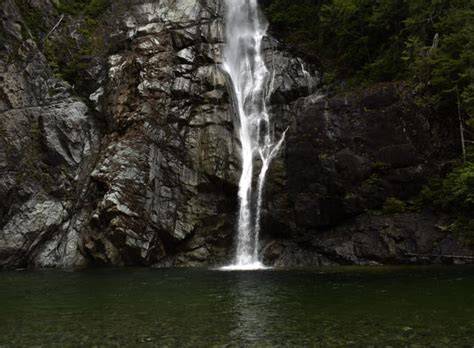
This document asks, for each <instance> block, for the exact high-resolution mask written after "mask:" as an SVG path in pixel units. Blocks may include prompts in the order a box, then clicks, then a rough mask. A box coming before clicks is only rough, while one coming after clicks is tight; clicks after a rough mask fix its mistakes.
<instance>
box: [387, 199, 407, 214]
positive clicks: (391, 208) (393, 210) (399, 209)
mask: <svg viewBox="0 0 474 348" xmlns="http://www.w3.org/2000/svg"><path fill="white" fill-rule="evenodd" d="M406 210H407V205H406V203H405V202H403V201H401V200H399V199H398V198H396V197H389V198H387V199H386V201H385V203H384V205H383V207H382V212H383V213H384V214H397V213H403V212H405V211H406Z"/></svg>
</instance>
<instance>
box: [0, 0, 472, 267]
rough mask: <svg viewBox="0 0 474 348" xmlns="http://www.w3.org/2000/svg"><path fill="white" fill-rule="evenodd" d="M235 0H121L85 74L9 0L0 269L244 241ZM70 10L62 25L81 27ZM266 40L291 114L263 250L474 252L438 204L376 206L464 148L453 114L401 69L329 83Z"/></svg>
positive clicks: (323, 254)
mask: <svg viewBox="0 0 474 348" xmlns="http://www.w3.org/2000/svg"><path fill="white" fill-rule="evenodd" d="M33 5H34V6H37V7H38V9H39V10H40V11H41V12H42V13H43V21H44V22H45V24H44V26H45V27H47V28H52V27H53V26H54V25H55V24H56V23H57V19H58V17H59V15H60V14H59V13H58V12H57V10H56V9H55V7H54V6H53V5H52V4H51V3H50V2H49V1H48V0H44V1H42V2H41V3H37V2H34V4H33ZM33 5H32V6H33ZM222 11H223V8H222V2H221V1H218V0H201V1H190V0H178V1H175V0H173V1H171V0H166V1H159V2H157V1H125V0H123V1H117V2H114V5H113V6H112V7H111V8H110V9H109V10H108V12H106V13H105V14H104V17H106V18H107V19H106V21H107V26H106V28H107V32H106V33H105V34H104V35H105V37H106V41H107V45H106V47H105V48H106V51H105V52H104V54H103V55H101V56H97V57H87V59H88V61H91V62H92V63H91V64H90V65H89V67H88V69H87V71H84V74H83V75H84V77H83V79H82V80H81V83H79V84H78V85H77V86H73V85H71V84H68V83H67V82H65V81H64V80H62V79H61V78H60V76H55V74H54V72H53V71H52V69H51V68H50V66H49V64H48V61H47V59H46V58H45V55H44V54H43V52H44V35H43V39H41V35H40V39H39V41H38V39H33V36H32V35H31V33H30V32H29V31H28V25H27V23H25V18H23V17H22V14H21V12H20V10H19V9H18V7H17V6H16V3H15V2H14V1H12V0H6V1H4V3H3V5H2V8H1V9H0V17H1V18H0V20H1V27H0V36H1V40H0V45H1V47H0V63H1V64H0V114H1V118H0V267H1V268H18V267H62V268H69V267H72V268H77V267H87V266H94V265H145V266H152V265H153V266H157V267H169V266H201V265H219V264H224V263H226V262H228V261H229V260H230V259H231V258H232V257H233V252H234V251H233V246H234V238H235V218H236V212H237V204H238V202H237V185H238V180H239V176H240V158H239V141H238V137H237V134H236V133H237V129H238V122H237V121H236V120H235V118H234V115H233V111H232V100H231V96H230V94H229V90H228V83H227V80H226V76H225V73H223V70H222V69H221V67H220V64H221V63H222V56H221V55H222V47H223V44H224V39H223V25H224V24H223V21H222ZM67 23H72V24H68V26H66V24H64V27H60V28H59V29H58V32H57V33H53V34H52V35H51V40H60V36H61V35H66V34H65V33H70V34H71V33H74V32H75V31H74V30H75V29H74V28H76V26H75V25H76V24H75V23H74V21H72V22H67ZM71 35H72V34H71ZM41 40H43V41H41ZM264 44H265V47H264V49H265V56H266V63H267V66H268V67H269V69H270V70H271V71H272V74H273V80H272V84H271V86H269V88H271V89H272V97H271V100H270V104H271V106H270V111H271V113H272V117H273V119H274V122H275V134H276V137H278V136H281V134H282V133H283V131H284V130H285V129H286V128H287V127H289V131H288V134H287V141H286V144H285V148H284V150H283V151H282V154H281V156H280V157H279V158H277V159H275V161H274V163H273V165H272V169H271V173H270V174H269V182H268V185H267V195H266V203H265V205H266V208H265V212H264V213H265V217H264V220H265V223H264V225H265V226H266V228H265V231H264V232H265V233H264V243H262V245H263V249H262V253H263V255H264V258H265V260H266V261H267V263H269V264H275V265H289V266H296V265H304V264H312V265H319V264H334V263H364V264H365V263H374V262H375V263H397V262H403V263H406V262H426V261H425V259H423V260H421V259H420V258H418V257H417V256H414V255H411V256H410V255H409V254H425V255H441V254H448V253H449V254H463V255H471V254H472V252H471V251H470V250H469V249H466V248H465V247H464V246H463V244H462V241H459V240H457V239H456V238H455V237H453V236H451V235H447V234H446V233H445V232H443V231H442V229H439V228H436V227H435V226H436V225H437V224H438V222H439V221H438V220H439V218H438V217H434V216H432V215H430V214H429V213H409V214H399V215H393V216H378V217H373V216H372V215H371V214H368V213H367V212H368V211H370V210H376V209H380V207H381V206H382V205H383V203H384V202H385V200H386V199H387V198H388V197H392V196H394V197H398V198H400V199H409V198H410V197H412V196H413V195H415V194H416V193H417V192H418V191H419V189H420V187H421V185H422V184H423V182H424V180H425V178H426V177H427V175H429V173H431V172H433V171H436V170H437V167H438V166H441V165H442V164H443V159H449V158H450V156H451V155H452V152H453V149H456V145H455V144H454V143H453V142H454V140H453V139H455V136H453V134H451V133H450V131H449V129H455V128H451V127H443V126H442V125H441V124H439V123H435V122H430V121H428V119H427V117H426V116H425V115H423V113H421V112H419V111H418V110H416V108H414V106H413V103H411V102H410V98H409V96H408V95H407V92H406V91H403V89H402V88H401V87H400V86H392V85H385V86H377V87H374V88H373V89H372V90H367V91H363V92H360V93H353V94H351V95H347V96H342V97H339V96H335V97H327V96H321V95H319V94H318V93H316V92H317V88H318V85H319V83H320V78H319V75H318V73H317V71H316V68H315V67H314V66H310V65H308V64H306V63H305V62H304V61H303V60H301V59H300V58H298V57H295V56H293V55H292V54H291V53H290V52H287V51H286V50H285V49H284V47H282V46H281V44H280V43H278V42H277V41H276V40H274V39H272V38H267V39H266V40H265V43H264ZM438 159H439V160H438ZM439 260H440V259H439V258H438V259H437V258H435V257H431V258H430V261H429V262H438V261H439Z"/></svg>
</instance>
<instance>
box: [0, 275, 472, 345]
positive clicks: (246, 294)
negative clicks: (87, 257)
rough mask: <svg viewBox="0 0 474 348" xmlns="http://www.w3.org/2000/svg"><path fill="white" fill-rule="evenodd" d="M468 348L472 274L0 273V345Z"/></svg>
mask: <svg viewBox="0 0 474 348" xmlns="http://www.w3.org/2000/svg"><path fill="white" fill-rule="evenodd" d="M94 345H95V346H106V347H108V346H126V347H130V346H131V347H133V346H139V347H155V346H160V347H161V346H171V347H175V346H176V347H183V346H192V347H208V346H230V347H237V346H239V347H240V346H257V347H260V346H272V347H273V346H316V347H317V346H323V347H324V346H351V345H352V346H368V345H374V346H377V347H378V346H389V345H391V346H417V345H418V346H428V345H429V346H437V347H438V346H446V347H453V346H466V345H470V346H473V345H474V268H466V267H464V268H463V267H461V268H458V267H446V268H329V269H326V268H321V269H315V270H305V271H302V270H288V271H260V272H219V271H207V270H148V269H125V270H95V271H87V272H71V273H67V272H7V273H0V347H10V346H11V347H17V346H44V347H54V346H57V347H63V346H64V347H69V346H73V347H77V346H85V347H90V346H94Z"/></svg>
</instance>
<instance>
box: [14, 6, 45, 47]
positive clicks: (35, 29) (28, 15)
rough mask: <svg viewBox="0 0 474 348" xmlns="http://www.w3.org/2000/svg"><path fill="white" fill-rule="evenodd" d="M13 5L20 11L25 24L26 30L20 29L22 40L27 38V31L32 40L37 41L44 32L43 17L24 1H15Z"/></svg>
mask: <svg viewBox="0 0 474 348" xmlns="http://www.w3.org/2000/svg"><path fill="white" fill-rule="evenodd" d="M15 3H16V5H17V7H18V9H19V10H20V13H21V16H22V18H23V20H24V22H25V25H26V27H27V28H24V27H23V28H22V31H23V32H22V35H23V37H24V38H28V37H29V35H28V30H29V32H30V33H31V35H32V36H33V38H34V39H36V40H39V38H40V36H41V35H40V34H41V33H42V32H45V31H46V28H45V24H44V22H43V16H42V14H41V12H40V11H38V10H37V9H36V8H34V7H32V6H30V4H29V3H28V2H27V1H25V0H15Z"/></svg>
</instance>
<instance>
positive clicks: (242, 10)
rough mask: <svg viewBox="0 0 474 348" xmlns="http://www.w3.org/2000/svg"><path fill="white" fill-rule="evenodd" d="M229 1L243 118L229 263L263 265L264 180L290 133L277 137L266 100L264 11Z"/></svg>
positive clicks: (228, 67) (229, 56)
mask: <svg viewBox="0 0 474 348" xmlns="http://www.w3.org/2000/svg"><path fill="white" fill-rule="evenodd" d="M225 4H226V31H225V36H226V45H225V48H224V64H223V66H224V69H225V71H226V72H227V74H228V76H229V79H230V81H231V84H232V91H233V98H234V106H235V112H236V114H237V115H238V118H239V121H240V124H239V128H238V132H239V138H240V143H241V160H242V174H241V177H240V182H239V193H238V195H239V218H238V236H237V254H236V259H235V263H234V264H233V265H231V266H229V267H227V268H228V269H229V268H230V269H258V268H261V267H263V266H262V264H261V262H260V261H259V255H258V249H259V245H258V243H259V234H260V229H261V223H260V220H261V207H262V202H263V194H264V187H265V180H266V177H267V172H268V169H269V167H270V164H271V161H272V159H273V158H274V157H275V156H276V154H277V153H278V150H279V149H280V147H281V145H282V143H283V141H284V136H285V134H283V136H282V138H281V139H280V140H279V141H278V142H275V141H274V134H273V128H272V125H271V123H270V117H269V114H268V111H267V105H266V103H267V99H268V97H269V95H268V94H269V92H270V91H269V88H268V85H269V83H270V77H271V76H270V72H269V70H268V69H267V67H266V66H265V62H264V59H263V56H262V52H261V46H262V40H263V38H264V36H265V35H266V32H267V22H266V21H265V20H264V18H263V17H262V15H261V13H260V11H259V8H258V4H257V0H225ZM257 161H258V162H257ZM255 162H257V163H255ZM256 164H258V166H257V167H256ZM254 179H256V180H254ZM255 181H256V184H255ZM254 186H256V190H254Z"/></svg>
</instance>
